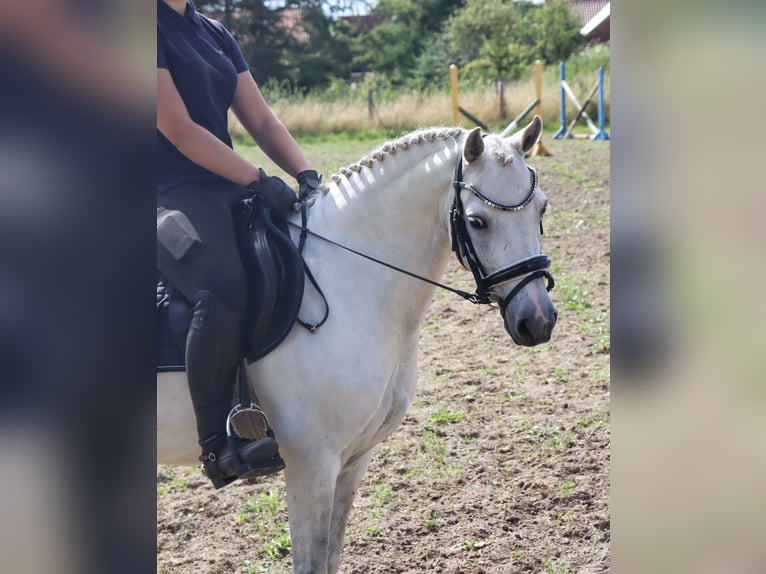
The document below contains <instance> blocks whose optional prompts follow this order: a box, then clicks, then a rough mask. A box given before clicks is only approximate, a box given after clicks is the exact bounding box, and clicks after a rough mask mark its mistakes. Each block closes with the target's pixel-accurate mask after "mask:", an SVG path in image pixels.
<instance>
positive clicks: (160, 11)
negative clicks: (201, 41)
mask: <svg viewBox="0 0 766 574" xmlns="http://www.w3.org/2000/svg"><path fill="white" fill-rule="evenodd" d="M157 16H158V17H163V18H169V19H170V21H171V22H176V23H178V22H181V21H182V20H189V21H190V22H197V20H198V19H199V16H198V15H197V9H196V8H195V7H194V2H192V0H186V12H185V13H184V15H183V16H181V15H180V14H179V13H178V12H176V11H175V10H173V9H172V8H171V7H170V6H168V5H167V4H166V3H165V2H163V0H157Z"/></svg>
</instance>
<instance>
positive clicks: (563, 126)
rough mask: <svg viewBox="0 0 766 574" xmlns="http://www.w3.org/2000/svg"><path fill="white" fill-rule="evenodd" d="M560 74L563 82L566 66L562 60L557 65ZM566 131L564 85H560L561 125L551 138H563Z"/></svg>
mask: <svg viewBox="0 0 766 574" xmlns="http://www.w3.org/2000/svg"><path fill="white" fill-rule="evenodd" d="M559 70H560V75H561V81H562V82H564V81H565V80H566V76H567V74H566V67H565V66H564V62H561V64H560V65H559ZM566 133H567V95H566V93H565V92H564V86H563V85H562V86H561V127H560V128H559V131H557V132H556V133H555V134H553V139H555V140H560V139H563V138H564V134H566Z"/></svg>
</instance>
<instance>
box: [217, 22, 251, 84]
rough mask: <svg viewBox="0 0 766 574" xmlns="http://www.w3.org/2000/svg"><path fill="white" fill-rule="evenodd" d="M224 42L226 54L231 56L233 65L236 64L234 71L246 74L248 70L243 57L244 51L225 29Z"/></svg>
mask: <svg viewBox="0 0 766 574" xmlns="http://www.w3.org/2000/svg"><path fill="white" fill-rule="evenodd" d="M223 31H224V41H225V42H226V52H227V53H228V54H229V58H230V59H231V63H232V64H234V69H235V70H237V73H238V74H239V73H240V72H244V71H246V70H247V69H248V66H247V62H246V61H245V57H244V56H243V55H242V50H241V49H240V48H239V44H237V41H236V40H235V39H234V37H233V36H232V35H231V33H230V32H229V31H228V30H226V28H224V30H223Z"/></svg>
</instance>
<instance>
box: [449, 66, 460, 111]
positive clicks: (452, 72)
mask: <svg viewBox="0 0 766 574" xmlns="http://www.w3.org/2000/svg"><path fill="white" fill-rule="evenodd" d="M449 80H450V87H451V89H452V125H454V126H457V125H458V124H459V123H460V111H459V110H458V96H457V66H456V65H455V64H450V65H449Z"/></svg>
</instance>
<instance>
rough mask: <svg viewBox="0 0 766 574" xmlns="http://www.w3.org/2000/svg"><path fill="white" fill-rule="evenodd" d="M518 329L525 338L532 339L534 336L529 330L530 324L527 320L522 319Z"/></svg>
mask: <svg viewBox="0 0 766 574" xmlns="http://www.w3.org/2000/svg"><path fill="white" fill-rule="evenodd" d="M516 331H517V332H518V333H519V335H521V336H522V337H523V338H525V339H531V338H532V332H531V331H530V330H529V326H528V325H527V320H526V319H522V320H521V321H519V322H518V325H517V327H516Z"/></svg>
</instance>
